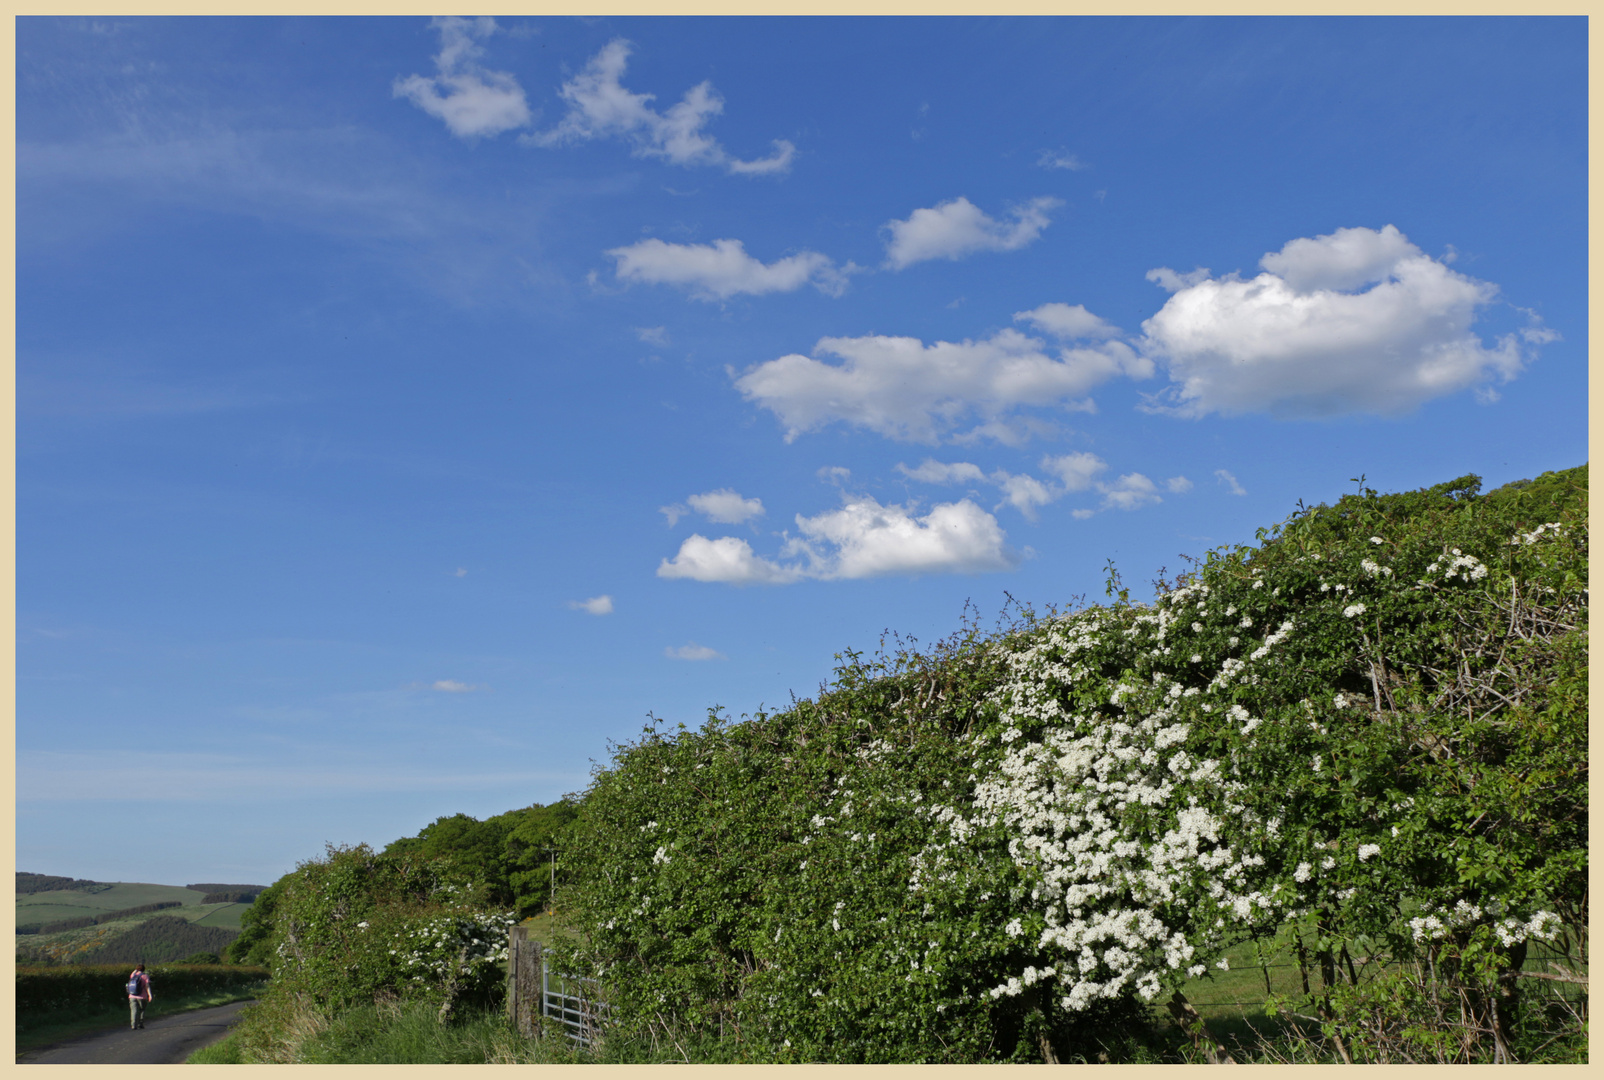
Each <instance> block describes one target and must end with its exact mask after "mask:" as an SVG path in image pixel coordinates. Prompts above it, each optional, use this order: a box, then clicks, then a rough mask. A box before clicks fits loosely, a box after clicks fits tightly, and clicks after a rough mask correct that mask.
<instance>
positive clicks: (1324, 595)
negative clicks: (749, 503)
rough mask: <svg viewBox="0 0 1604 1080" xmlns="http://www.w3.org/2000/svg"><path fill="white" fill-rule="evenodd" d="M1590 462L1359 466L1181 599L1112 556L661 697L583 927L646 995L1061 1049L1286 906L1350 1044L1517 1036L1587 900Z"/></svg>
mask: <svg viewBox="0 0 1604 1080" xmlns="http://www.w3.org/2000/svg"><path fill="white" fill-rule="evenodd" d="M1586 475H1587V474H1586V467H1585V466H1583V467H1581V468H1580V469H1574V470H1568V471H1566V472H1563V473H1552V474H1545V475H1544V476H1542V477H1539V478H1538V479H1537V480H1536V481H1530V482H1523V483H1520V484H1516V485H1510V486H1508V487H1506V488H1503V489H1500V490H1498V491H1495V492H1492V493H1490V494H1488V495H1485V496H1483V495H1480V494H1479V481H1478V480H1477V479H1476V478H1475V477H1462V478H1460V479H1458V480H1455V481H1450V482H1448V483H1445V484H1441V485H1438V486H1437V487H1434V488H1430V489H1426V490H1422V491H1417V492H1408V493H1401V494H1392V495H1382V494H1378V493H1377V492H1375V491H1373V490H1370V489H1364V488H1361V490H1360V492H1359V493H1357V494H1355V495H1352V496H1349V497H1346V498H1344V499H1342V500H1340V501H1339V502H1338V503H1337V504H1336V505H1334V506H1323V505H1322V506H1316V507H1311V508H1304V509H1300V511H1299V512H1298V513H1296V514H1294V515H1293V516H1292V517H1291V518H1289V519H1288V520H1287V521H1286V522H1284V523H1283V524H1282V525H1280V526H1277V527H1275V528H1272V529H1266V530H1262V531H1261V532H1260V534H1259V537H1258V540H1259V543H1258V544H1257V545H1256V546H1244V547H1234V548H1228V549H1223V550H1219V551H1215V552H1211V553H1209V554H1208V556H1207V558H1206V559H1205V560H1204V561H1202V562H1200V563H1198V564H1196V565H1194V567H1193V569H1192V571H1191V572H1190V573H1188V574H1186V575H1184V576H1183V578H1182V579H1180V580H1178V581H1176V582H1174V583H1173V584H1171V585H1167V586H1164V587H1163V588H1161V590H1160V593H1159V595H1158V596H1157V597H1156V598H1155V600H1154V601H1153V602H1152V603H1150V604H1133V603H1131V602H1130V600H1129V593H1128V590H1126V589H1125V588H1124V587H1123V585H1122V584H1121V583H1120V582H1119V579H1118V576H1117V574H1116V573H1114V572H1113V571H1112V569H1111V570H1110V579H1109V587H1108V592H1109V600H1110V602H1109V603H1108V604H1106V605H1098V606H1093V607H1089V608H1085V609H1082V610H1079V611H1074V612H1070V613H1067V614H1060V613H1057V612H1055V611H1051V610H1049V611H1048V612H1046V613H1045V614H1043V615H1041V616H1037V615H1035V614H1034V613H1032V612H1030V611H1028V610H1023V611H1021V612H1020V613H1019V616H1018V618H1017V619H1016V620H1015V621H1014V622H1013V623H1011V624H1009V625H1006V626H1003V627H1000V628H999V629H998V630H997V631H995V632H993V633H990V634H983V633H981V632H980V631H979V630H978V628H976V627H975V626H973V625H972V624H971V625H969V626H967V627H966V629H965V630H964V631H962V632H960V633H959V634H957V635H955V636H954V637H953V638H951V639H949V640H948V641H946V642H942V643H940V644H939V645H938V646H937V647H935V648H934V649H930V650H927V651H925V652H920V651H918V650H917V649H916V648H913V647H904V646H902V645H901V644H900V643H899V644H898V645H897V646H896V647H894V648H893V649H892V650H891V652H890V653H889V654H885V653H882V655H881V656H880V657H878V658H875V659H871V660H866V659H864V658H863V657H862V656H861V655H859V654H855V653H847V654H845V655H844V656H843V657H841V658H840V659H841V661H842V663H841V666H840V667H839V668H838V670H837V673H836V678H835V681H834V682H833V683H832V684H831V685H830V686H829V687H827V688H825V689H824V690H823V691H822V692H821V693H820V694H819V696H818V697H817V698H816V699H814V700H811V701H797V702H794V703H793V705H792V706H791V707H790V708H788V709H785V710H782V711H779V712H775V713H760V714H758V715H756V716H753V717H751V718H749V719H747V720H745V721H743V722H741V723H732V722H729V721H728V720H725V719H723V718H721V717H719V716H718V715H717V714H716V713H714V714H712V715H710V718H709V721H708V723H707V724H706V725H705V726H704V727H703V728H701V729H700V730H695V731H692V730H686V729H684V728H683V727H681V728H680V730H678V731H676V732H663V731H660V730H658V729H657V728H656V727H655V726H652V727H649V728H648V729H647V731H646V732H645V733H644V734H643V736H642V737H641V738H640V739H639V740H637V741H636V742H633V743H630V744H627V745H624V746H620V747H616V748H615V749H614V753H613V755H612V760H611V762H610V764H609V765H608V766H607V767H605V768H602V769H600V770H599V771H598V773H597V774H596V776H595V778H594V781H593V783H592V785H591V787H590V789H589V790H588V791H587V792H586V794H585V797H584V800H583V804H582V814H581V817H580V820H579V821H578V822H577V823H576V825H575V826H574V828H575V836H574V839H573V840H572V842H571V843H570V845H569V849H570V850H569V853H568V855H567V858H566V866H567V871H568V873H569V875H570V876H571V877H570V881H571V884H570V885H569V886H568V887H567V888H566V890H565V891H564V892H563V893H562V894H561V895H560V897H559V906H560V908H562V910H563V911H564V913H565V916H566V917H567V919H568V921H569V923H570V925H571V926H572V927H573V928H574V929H575V930H576V931H577V937H575V938H574V939H572V940H570V941H569V942H567V943H566V945H564V946H562V947H560V948H559V950H558V952H557V956H556V958H555V959H556V962H558V963H560V964H562V965H564V966H565V967H566V968H567V969H569V970H571V971H574V972H577V973H585V974H591V975H595V976H597V977H599V978H601V979H602V980H603V983H604V985H605V987H606V993H607V995H608V997H609V998H610V1000H611V1001H612V1003H613V1006H614V1009H615V1012H614V1016H615V1017H616V1018H617V1019H616V1022H617V1023H618V1024H620V1025H621V1026H622V1027H623V1028H624V1029H625V1030H629V1031H633V1032H635V1033H641V1032H650V1031H651V1030H653V1029H661V1030H662V1031H665V1032H666V1031H668V1030H670V1029H681V1030H683V1029H690V1030H693V1031H701V1032H708V1031H715V1030H716V1031H724V1032H735V1033H737V1037H739V1038H742V1039H746V1040H749V1041H751V1042H752V1043H753V1044H754V1045H758V1046H762V1047H763V1048H764V1051H763V1053H764V1054H765V1055H767V1056H770V1057H772V1058H774V1059H777V1060H793V1059H794V1060H827V1061H975V1060H1026V1059H1031V1058H1034V1059H1036V1060H1041V1059H1044V1058H1045V1059H1047V1060H1053V1059H1054V1058H1055V1057H1056V1056H1065V1055H1067V1054H1071V1053H1087V1055H1088V1056H1092V1054H1094V1053H1095V1048H1096V1046H1097V1045H1098V1044H1099V1043H1101V1042H1107V1041H1108V1040H1110V1039H1116V1038H1118V1037H1120V1035H1121V1034H1122V1033H1123V1032H1125V1031H1127V1030H1129V1028H1130V1026H1131V1025H1132V1024H1134V1023H1136V1022H1137V1018H1138V1017H1139V1016H1141V1015H1142V1013H1143V1007H1144V1006H1145V1004H1146V1003H1148V1002H1155V1001H1158V1000H1161V999H1162V996H1163V995H1164V994H1166V993H1169V992H1173V991H1174V990H1175V989H1176V988H1177V987H1179V985H1180V984H1181V983H1182V982H1183V981H1185V980H1186V979H1189V978H1194V977H1197V976H1198V975H1200V974H1204V973H1206V972H1207V971H1209V970H1210V966H1211V965H1214V964H1216V962H1217V961H1219V960H1220V958H1221V957H1222V955H1223V953H1224V951H1225V950H1226V949H1227V948H1229V947H1231V946H1232V945H1235V944H1237V943H1239V942H1241V941H1244V940H1249V939H1260V940H1262V939H1267V938H1270V937H1273V936H1275V935H1276V934H1277V933H1278V932H1279V931H1283V930H1289V929H1290V930H1292V931H1293V934H1292V936H1293V938H1294V939H1295V941H1296V943H1297V956H1298V958H1299V961H1300V962H1301V963H1303V964H1304V966H1305V970H1306V972H1307V973H1309V976H1310V979H1311V982H1310V991H1309V994H1308V995H1306V997H1305V998H1304V999H1303V1000H1301V1001H1297V1002H1291V1003H1286V1004H1287V1007H1288V1008H1289V1009H1291V1010H1293V1011H1294V1012H1296V1013H1298V1014H1299V1015H1303V1016H1311V1017H1314V1018H1315V1021H1316V1022H1318V1023H1319V1024H1320V1025H1322V1026H1321V1031H1322V1032H1323V1034H1324V1036H1325V1037H1328V1038H1330V1039H1331V1040H1332V1042H1333V1044H1334V1045H1336V1046H1337V1047H1338V1049H1339V1051H1340V1053H1341V1054H1342V1055H1343V1056H1344V1057H1349V1056H1352V1057H1353V1058H1354V1059H1355V1060H1394V1059H1396V1060H1431V1059H1433V1058H1432V1055H1433V1054H1437V1055H1439V1057H1441V1059H1442V1060H1490V1061H1496V1060H1515V1059H1517V1058H1518V1057H1519V1054H1521V1053H1524V1052H1526V1051H1525V1050H1524V1049H1523V1048H1524V1047H1528V1046H1530V1045H1533V1044H1532V1043H1531V1041H1530V1040H1527V1041H1524V1042H1523V1041H1522V1040H1523V1038H1525V1036H1523V1034H1522V1032H1523V1030H1530V1029H1532V1027H1533V1025H1535V1024H1537V1019H1536V1018H1534V1017H1532V1016H1530V1015H1528V1012H1529V1010H1524V1007H1523V1000H1524V999H1523V997H1522V993H1521V985H1522V984H1521V983H1520V982H1519V981H1518V978H1519V976H1520V974H1521V972H1522V967H1523V965H1524V964H1525V961H1526V956H1527V947H1528V943H1529V942H1530V941H1531V940H1534V939H1536V940H1542V941H1545V942H1547V943H1549V947H1550V948H1553V949H1558V950H1560V951H1561V952H1566V951H1567V950H1569V949H1570V948H1571V947H1572V945H1576V946H1578V947H1579V945H1580V942H1581V940H1582V939H1583V937H1584V936H1585V919H1586V915H1585V897H1586V879H1587V854H1586V819H1587V752H1586V751H1587V742H1586V698H1587V693H1586V653H1587V638H1586V635H1587V592H1586V583H1587V536H1588V532H1587V499H1586V483H1587V480H1586ZM1356 958H1358V959H1357V960H1356ZM1367 958H1368V963H1369V970H1368V972H1361V971H1360V968H1361V967H1363V966H1365V965H1366V960H1367ZM1577 959H1578V960H1580V959H1581V958H1580V956H1578V957H1577ZM1378 967H1379V968H1380V969H1385V970H1386V971H1388V972H1390V973H1391V974H1390V975H1388V977H1387V978H1385V979H1378V978H1376V977H1375V976H1374V973H1375V971H1376V970H1377V969H1378ZM1411 973H1414V974H1411ZM1426 973H1429V978H1428V975H1427V974H1426ZM1400 979H1401V980H1403V982H1400V981H1399V980H1400ZM1410 979H1413V981H1412V982H1410V981H1409V980H1410ZM1404 983H1407V986H1406V985H1404ZM1406 999H1407V1000H1409V1001H1411V1002H1414V1005H1413V1006H1411V1008H1415V1007H1416V1006H1419V1007H1424V1006H1422V1005H1421V1003H1422V1002H1427V1001H1429V1002H1430V1003H1432V1008H1431V1010H1428V1012H1429V1013H1430V1015H1434V1016H1438V1017H1441V1018H1443V1019H1442V1020H1441V1022H1440V1024H1439V1028H1438V1030H1426V1029H1424V1028H1423V1027H1422V1025H1421V1023H1419V1022H1418V1020H1412V1019H1411V1016H1410V1009H1405V1008H1400V1007H1399V1006H1398V1003H1399V1002H1400V1001H1404V1000H1406ZM1416 1011H1417V1012H1418V1009H1417V1010H1416ZM1422 1015H1424V1014H1422ZM1443 1025H1447V1026H1449V1027H1452V1028H1453V1030H1451V1031H1449V1030H1445V1029H1443V1027H1442V1026H1443ZM1523 1025H1524V1027H1523ZM1450 1044H1452V1045H1453V1047H1457V1049H1452V1053H1450V1052H1449V1050H1448V1049H1445V1048H1449V1047H1450ZM1456 1054H1457V1055H1459V1056H1458V1057H1455V1056H1454V1055H1456ZM1389 1055H1392V1056H1389Z"/></svg>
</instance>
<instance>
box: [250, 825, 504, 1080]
mask: <svg viewBox="0 0 1604 1080" xmlns="http://www.w3.org/2000/svg"><path fill="white" fill-rule="evenodd" d="M456 870H457V868H456V867H455V866H454V865H453V864H449V863H446V862H444V861H441V860H427V859H422V860H420V859H416V858H413V857H411V856H409V855H405V854H401V855H382V854H376V853H375V852H374V851H373V850H372V849H371V848H369V847H367V846H366V845H359V846H357V847H354V848H347V847H334V846H332V845H331V846H330V847H329V848H328V851H327V854H326V855H325V857H324V858H322V859H314V860H309V861H307V862H304V863H302V864H301V865H300V866H299V867H298V868H297V869H296V870H295V871H294V872H293V873H291V874H287V875H286V876H285V877H283V878H281V879H280V880H279V881H277V882H275V883H274V884H273V885H272V887H270V888H269V889H267V890H266V891H265V892H264V893H263V894H262V896H261V897H260V898H259V899H258V900H257V904H256V905H255V907H261V908H262V910H261V912H260V913H259V914H258V915H257V917H256V918H254V919H251V920H249V922H248V932H249V933H250V934H251V935H253V944H252V945H251V946H250V947H249V948H248V949H246V950H245V951H244V952H243V953H239V954H238V955H242V956H243V955H257V954H259V953H261V954H265V955H266V956H267V958H268V964H269V967H270V969H271V971H272V975H273V982H272V985H271V987H270V988H269V990H268V992H267V993H266V994H265V995H264V997H263V999H262V1001H261V1003H260V1004H259V1005H258V1006H257V1007H254V1008H253V1009H252V1010H251V1011H250V1012H249V1013H248V1014H247V1016H246V1017H245V1019H244V1020H243V1021H242V1026H241V1028H240V1045H241V1047H242V1053H244V1054H245V1056H246V1059H247V1060H250V1061H280V1060H292V1059H293V1054H292V1053H291V1052H290V1051H287V1050H285V1049H284V1047H285V1045H286V1042H285V1040H286V1038H289V1035H288V1034H287V1032H286V1027H287V1026H291V1027H293V1026H295V1025H296V1024H299V1023H301V1022H302V1020H301V1019H296V1018H302V1019H306V1018H310V1019H306V1022H308V1023H312V1024H313V1025H314V1026H316V1025H319V1024H322V1023H324V1022H326V1021H327V1020H328V1019H330V1018H332V1017H334V1016H337V1015H339V1014H341V1013H343V1012H346V1011H347V1010H349V1009H351V1008H354V1007H372V1006H373V1005H374V1004H375V1003H376V1002H377V1003H381V1004H382V1003H397V1002H407V1003H426V1004H428V1005H429V1006H431V1007H433V1008H435V1009H436V1011H437V1015H438V1016H439V1017H440V1019H441V1020H442V1021H444V1020H446V1019H448V1018H449V1017H450V1016H451V1015H452V1013H453V1011H454V1010H455V1009H456V1008H457V1007H458V1006H459V1005H461V1004H471V1005H477V1006H485V1005H488V1004H490V1003H492V1002H493V1001H494V1000H495V999H496V997H497V996H498V995H499V993H500V992H501V989H502V982H503V979H504V975H503V968H502V963H503V961H505V959H506V954H507V932H508V930H509V928H510V927H511V926H512V925H513V923H514V922H515V921H516V920H515V918H514V917H513V915H512V914H511V912H509V911H506V910H504V909H497V908H495V907H494V906H492V905H489V904H488V902H487V901H486V899H485V893H486V889H485V887H484V885H483V884H480V883H473V882H469V883H466V884H464V883H460V882H459V881H458V880H457V876H458V875H457V872H456ZM264 901H265V902H266V905H265V906H263V905H264ZM247 914H249V913H247ZM293 1044H294V1040H293V1039H292V1040H291V1044H290V1045H293Z"/></svg>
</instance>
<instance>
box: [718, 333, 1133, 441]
mask: <svg viewBox="0 0 1604 1080" xmlns="http://www.w3.org/2000/svg"><path fill="white" fill-rule="evenodd" d="M813 352H814V355H815V356H818V355H821V354H822V355H825V356H833V357H837V358H839V360H840V361H841V362H840V363H839V364H832V363H827V362H825V361H823V360H819V359H815V358H814V357H808V356H802V355H801V354H799V353H792V354H791V355H789V356H782V357H780V358H779V359H777V360H770V361H768V362H767V363H763V364H758V365H755V366H753V367H752V368H750V369H748V370H747V371H746V372H745V373H744V374H743V375H741V376H739V377H738V378H736V380H735V386H736V388H737V389H738V390H740V392H741V393H742V395H744V396H745V397H746V399H747V400H748V401H753V402H756V403H757V404H758V405H761V406H762V407H764V408H766V409H769V410H770V411H772V412H773V413H774V414H775V415H776V416H778V417H779V419H780V421H781V423H783V424H784V425H785V428H786V435H785V438H786V441H787V442H790V441H792V440H794V439H795V438H796V437H797V436H798V435H800V434H802V433H803V432H805V431H808V430H810V429H812V428H815V427H819V426H821V425H823V424H826V423H829V422H831V421H835V420H840V421H843V422H845V423H848V424H852V425H855V426H857V427H863V428H868V429H869V430H870V431H874V432H878V433H879V434H881V435H884V436H886V437H888V438H892V439H902V440H906V441H909V442H923V443H936V442H939V441H940V440H941V438H942V437H943V436H951V437H952V438H954V439H955V440H956V439H962V438H963V437H964V433H962V432H955V431H954V429H955V428H957V427H958V426H959V425H961V424H963V423H964V422H966V421H968V420H970V419H971V418H974V417H977V416H978V418H979V419H980V420H981V421H982V423H981V424H980V425H979V426H978V427H976V428H975V429H973V431H972V432H971V433H969V434H970V435H971V436H986V437H990V438H996V439H998V440H999V441H1003V442H1010V441H1014V442H1017V441H1019V439H1020V438H1021V437H1022V436H1021V434H1020V427H1021V426H1022V425H1019V424H1009V423H1004V422H1003V421H1004V418H1005V417H1006V414H1008V413H1009V412H1011V411H1012V410H1014V409H1017V408H1020V407H1026V406H1037V407H1045V406H1060V407H1066V408H1076V407H1079V408H1082V409H1086V410H1090V409H1091V408H1093V406H1092V405H1091V403H1090V402H1089V401H1080V402H1076V401H1074V400H1073V399H1075V398H1077V397H1079V396H1080V395H1083V394H1085V393H1086V392H1087V391H1088V390H1090V389H1091V388H1092V387H1094V386H1097V385H1098V384H1100V383H1102V382H1104V381H1106V380H1108V379H1109V378H1112V377H1113V376H1115V375H1119V374H1127V375H1132V376H1134V377H1141V376H1142V373H1143V372H1144V371H1145V370H1150V368H1148V366H1147V365H1148V364H1149V362H1148V361H1147V360H1146V359H1145V358H1144V357H1140V356H1137V355H1136V354H1135V353H1134V352H1132V350H1131V349H1130V348H1129V347H1128V346H1127V345H1125V344H1124V343H1123V342H1117V341H1111V342H1107V343H1105V344H1103V345H1100V346H1098V347H1096V348H1073V349H1063V350H1061V351H1060V352H1059V356H1058V358H1057V359H1054V358H1053V357H1051V356H1049V355H1047V353H1046V351H1045V350H1044V346H1043V343H1042V342H1041V341H1040V340H1038V339H1036V338H1032V337H1028V336H1026V335H1025V334H1022V333H1020V332H1019V331H1017V330H1014V329H1011V328H1009V329H1004V330H1000V331H998V332H997V333H996V334H994V335H993V336H992V337H990V338H988V339H986V340H984V341H968V340H965V341H961V342H950V341H937V342H935V343H934V344H931V345H926V344H925V343H924V342H922V341H920V340H919V339H918V338H911V337H887V336H881V335H870V336H866V337H855V338H852V337H827V338H822V339H821V340H820V341H819V343H818V344H817V345H816V346H815V347H814V350H813Z"/></svg>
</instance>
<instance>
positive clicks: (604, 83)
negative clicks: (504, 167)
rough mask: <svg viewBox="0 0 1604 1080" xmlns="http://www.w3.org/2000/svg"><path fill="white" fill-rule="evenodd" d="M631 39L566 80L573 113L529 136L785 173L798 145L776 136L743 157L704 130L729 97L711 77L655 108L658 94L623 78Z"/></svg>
mask: <svg viewBox="0 0 1604 1080" xmlns="http://www.w3.org/2000/svg"><path fill="white" fill-rule="evenodd" d="M630 49H631V46H630V43H629V42H627V41H625V40H623V39H622V38H616V39H614V40H612V41H610V42H608V43H607V44H606V45H605V46H603V47H602V50H601V52H599V53H597V54H596V55H595V56H593V57H592V58H591V60H590V62H589V63H588V64H586V65H585V70H584V71H581V72H580V73H579V74H578V75H576V76H574V77H573V78H572V79H570V80H568V81H567V82H566V83H564V84H563V86H562V89H561V90H560V91H559V93H560V94H561V95H562V99H563V100H564V101H565V102H567V103H568V113H567V115H565V116H564V117H563V118H562V120H561V121H559V122H558V124H557V126H556V127H554V128H552V129H551V130H550V131H544V132H539V133H536V134H533V135H527V136H524V138H525V139H527V140H528V141H530V142H532V143H534V144H536V145H538V146H558V145H561V144H563V143H570V142H582V141H585V140H588V139H604V138H619V139H623V140H625V141H626V142H628V143H629V144H630V146H631V152H632V153H633V154H634V155H635V156H636V157H656V158H662V159H664V160H666V161H668V162H670V163H671V164H674V165H686V166H690V165H714V166H720V167H722V168H723V169H724V170H725V171H727V172H730V173H734V174H736V175H740V176H762V175H767V174H772V173H782V172H785V171H786V170H787V169H789V168H790V167H791V158H792V157H793V156H794V155H795V153H796V147H794V146H793V145H791V143H789V142H787V141H786V140H784V139H774V140H773V141H772V145H773V146H774V153H773V154H771V155H770V156H768V157H766V158H759V159H756V160H753V161H742V160H740V159H738V158H733V157H731V156H730V155H729V154H728V153H727V152H726V151H725V149H724V148H723V147H722V146H720V145H719V143H718V140H716V139H714V138H713V137H712V136H710V135H708V134H707V133H706V132H705V131H703V130H702V129H703V128H704V127H705V126H706V125H707V122H708V121H709V120H711V119H712V118H713V117H715V116H717V115H718V114H719V113H721V112H723V111H724V99H723V98H721V97H720V96H719V95H718V91H716V90H714V89H713V84H712V83H711V82H702V83H699V84H697V85H696V86H693V87H691V88H690V89H689V90H687V91H686V92H685V96H684V98H683V99H681V100H680V102H679V103H678V104H677V105H672V106H670V107H669V109H668V111H667V112H662V113H660V112H658V111H657V110H655V109H653V108H652V107H651V102H652V101H653V100H654V98H655V97H656V95H654V94H635V93H631V92H630V91H629V90H627V89H625V88H624V86H623V84H622V83H621V82H620V81H619V80H620V79H621V78H622V77H623V74H624V69H625V68H626V67H628V65H629V53H630Z"/></svg>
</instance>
